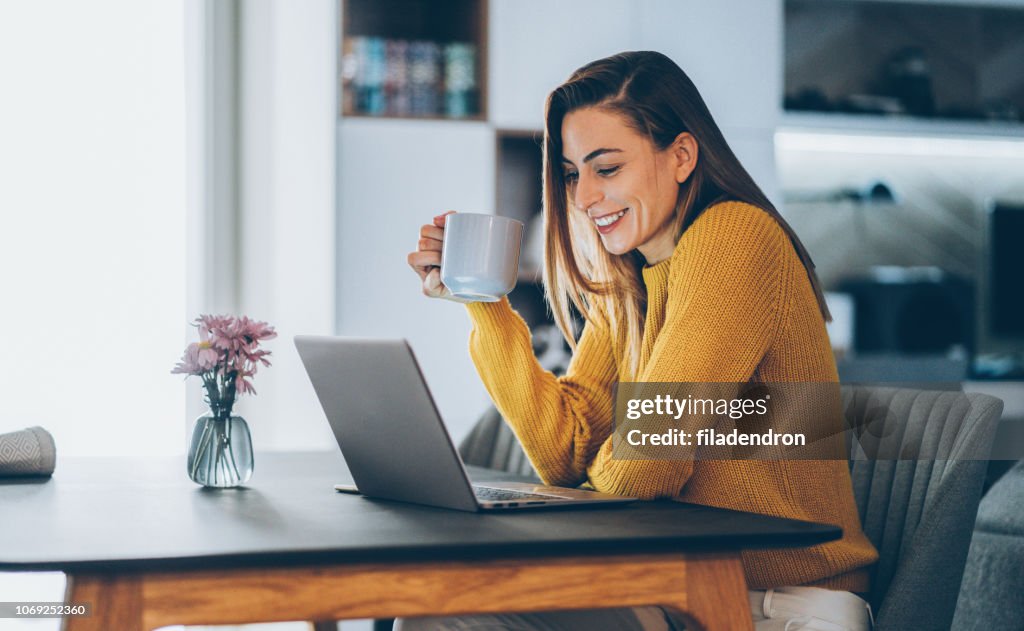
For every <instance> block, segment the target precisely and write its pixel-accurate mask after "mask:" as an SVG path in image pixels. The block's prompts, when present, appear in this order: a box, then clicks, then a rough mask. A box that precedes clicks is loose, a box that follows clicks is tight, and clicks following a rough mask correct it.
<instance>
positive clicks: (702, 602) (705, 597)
mask: <svg viewBox="0 0 1024 631" xmlns="http://www.w3.org/2000/svg"><path fill="white" fill-rule="evenodd" d="M685 583H686V589H685V599H684V602H681V603H665V604H668V605H671V606H672V607H673V608H674V609H676V610H677V611H679V613H680V614H682V616H683V617H684V618H686V621H687V622H686V629H687V631H689V630H690V629H706V630H707V631H717V630H718V629H722V630H723V631H731V630H736V631H753V629H754V620H753V617H752V616H751V614H750V600H749V598H748V595H747V581H746V578H745V576H744V574H743V564H742V563H741V562H740V558H739V556H738V555H706V556H697V557H691V558H689V559H688V560H687V562H686V579H685Z"/></svg>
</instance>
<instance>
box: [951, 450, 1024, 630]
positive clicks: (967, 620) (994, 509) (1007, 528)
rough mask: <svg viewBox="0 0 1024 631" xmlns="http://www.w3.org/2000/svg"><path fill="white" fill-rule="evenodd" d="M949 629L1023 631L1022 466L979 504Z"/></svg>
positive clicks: (993, 488)
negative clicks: (953, 615)
mask: <svg viewBox="0 0 1024 631" xmlns="http://www.w3.org/2000/svg"><path fill="white" fill-rule="evenodd" d="M953 628H954V629H957V631H961V630H965V631H989V629H1024V461H1021V462H1019V463H1017V465H1016V466H1014V467H1013V468H1012V469H1010V471H1009V472H1008V473H1007V474H1006V475H1004V476H1003V477H1002V478H1000V479H999V481H998V482H996V483H995V484H994V485H993V486H992V488H991V489H989V491H988V493H987V494H986V495H985V497H984V498H983V499H982V500H981V505H980V507H979V508H978V521H977V522H976V523H975V525H974V538H973V539H972V540H971V550H970V552H969V553H968V555H967V568H966V569H965V570H964V580H963V584H962V585H961V587H960V599H959V601H957V606H956V616H955V617H954V618H953Z"/></svg>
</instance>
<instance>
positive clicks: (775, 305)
mask: <svg viewBox="0 0 1024 631" xmlns="http://www.w3.org/2000/svg"><path fill="white" fill-rule="evenodd" d="M643 281H644V284H645V285H646V288H647V301H648V302H647V313H646V319H645V326H644V333H643V340H642V351H641V356H640V362H639V369H638V371H637V373H636V374H637V375H638V377H636V378H633V377H632V376H631V375H630V374H629V372H628V366H627V364H626V362H624V361H623V360H622V352H621V343H620V340H622V339H624V331H611V330H609V329H608V328H607V327H606V326H602V324H601V322H600V321H598V320H597V319H591V320H590V321H588V322H587V324H586V326H585V327H584V330H583V334H582V336H581V338H580V341H579V344H578V347H577V349H576V353H575V354H574V355H573V359H572V362H571V364H570V366H569V369H568V372H567V373H566V375H565V376H563V377H557V378H556V377H555V376H554V375H553V374H552V373H550V372H547V371H545V370H543V369H542V368H541V367H540V364H539V363H538V362H537V360H536V359H535V357H534V355H533V351H532V347H531V343H530V331H529V328H528V327H527V326H526V323H525V322H524V321H523V320H522V318H520V317H519V315H518V314H517V313H516V312H515V311H514V310H513V309H512V308H511V306H510V305H509V303H508V301H507V300H502V301H501V302H497V303H471V304H468V305H467V309H468V311H469V315H470V318H471V320H472V322H473V331H472V334H471V336H470V354H471V356H472V358H473V362H474V363H475V365H476V368H477V370H478V372H479V373H480V376H481V378H482V379H483V382H484V384H485V386H486V387H487V390H488V392H489V393H490V395H491V398H492V399H493V400H494V403H495V405H496V406H497V407H498V409H499V410H500V411H501V413H502V415H504V417H505V418H506V419H507V420H508V422H509V424H510V425H511V426H512V429H513V430H514V431H515V433H516V435H517V436H518V438H519V440H520V441H521V442H522V444H523V447H524V449H525V451H526V453H527V455H528V456H529V457H530V460H531V462H532V463H533V465H534V467H535V468H536V469H537V471H538V473H539V474H540V476H541V478H542V479H543V480H544V481H545V482H547V483H549V484H555V485H561V486H576V485H579V484H581V483H583V482H586V481H589V482H590V484H591V485H592V486H593V487H594V488H595V489H597V490H600V491H604V492H608V493H617V494H624V495H634V496H639V497H642V498H659V497H676V498H678V499H680V500H682V501H686V502H693V503H697V504H705V505H709V506H718V507H723V508H731V509H737V510H743V511H750V512H754V513H762V514H767V515H777V516H780V517H790V518H796V519H805V520H811V521H818V522H824V523H831V524H837V525H839V526H841V527H842V528H843V537H842V539H840V540H837V541H833V542H829V543H825V544H821V545H817V546H813V547H809V548H798V549H780V550H756V551H750V552H745V553H744V555H743V565H744V569H745V571H746V577H747V583H748V586H749V588H750V589H766V588H768V587H779V586H784V585H817V586H822V587H829V588H833V589H842V590H848V591H854V592H865V591H867V590H868V587H869V573H868V571H867V568H868V566H870V565H871V564H872V563H873V562H874V561H875V560H876V559H877V557H878V553H877V552H876V551H875V549H874V547H873V546H872V545H871V542H870V541H868V539H867V538H866V537H865V535H864V533H863V531H862V530H861V525H860V521H859V518H858V516H857V508H856V506H855V504H854V499H853V490H852V485H851V482H850V475H849V469H848V466H847V463H846V462H844V461H820V460H814V461H810V460H788V461H787V460H776V461H739V460H728V461H726V460H697V461H672V460H657V461H655V460H624V459H613V458H612V457H611V452H612V441H611V439H610V436H611V433H612V430H613V419H612V407H613V401H612V388H613V385H614V384H615V383H616V382H617V381H619V380H621V381H624V382H625V381H638V382H658V383H665V382H678V383H692V382H736V383H744V382H747V381H750V380H753V381H759V382H782V381H790V382H798V381H800V382H836V381H838V376H837V373H836V367H835V361H834V359H833V357H832V353H831V348H830V344H829V341H828V336H827V334H826V332H825V324H824V320H823V319H822V316H821V313H820V311H819V309H818V304H817V301H816V300H815V296H814V292H813V290H812V288H811V285H810V281H809V280H808V278H807V273H806V271H805V269H804V266H803V264H802V263H801V262H800V259H799V257H798V256H797V254H796V251H795V250H794V248H793V246H792V244H791V243H790V241H789V239H788V237H787V236H786V234H785V232H784V231H783V230H782V228H781V227H780V226H779V225H778V223H777V222H776V221H775V220H774V219H773V218H772V217H771V216H770V215H768V214H767V213H766V212H764V211H763V210H761V209H759V208H757V207H755V206H751V205H749V204H744V203H740V202H724V203H720V204H717V205H715V206H713V207H711V208H709V209H707V210H706V211H705V212H704V213H703V214H702V215H701V216H700V218H698V219H697V220H696V221H695V222H694V223H693V224H692V225H691V226H690V227H689V229H687V230H686V232H685V233H684V234H683V236H682V237H681V238H680V239H679V242H678V244H677V246H676V248H675V251H674V252H673V254H672V256H671V258H669V259H668V260H665V261H662V262H660V263H657V264H656V265H653V266H650V267H645V268H644V269H643Z"/></svg>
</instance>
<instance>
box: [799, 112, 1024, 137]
mask: <svg viewBox="0 0 1024 631" xmlns="http://www.w3.org/2000/svg"><path fill="white" fill-rule="evenodd" d="M779 127H780V128H788V129H800V130H806V131H813V130H820V131H823V132H824V131H836V132H849V133H855V134H858V135H880V136H920V137H965V138H970V137H976V138H992V139H995V138H1000V139H1006V138H1011V139H1012V138H1019V139H1022V140H1024V123H1006V122H1000V121H955V120H954V121H951V120H929V119H920V118H909V117H896V116H893V117H886V116H876V115H870V114H864V115H861V114H836V113H822V112H785V113H784V114H783V116H782V118H781V119H780V121H779Z"/></svg>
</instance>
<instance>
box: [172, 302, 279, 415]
mask: <svg viewBox="0 0 1024 631" xmlns="http://www.w3.org/2000/svg"><path fill="white" fill-rule="evenodd" d="M194 324H195V326H196V328H198V329H199V342H193V343H192V344H189V345H188V347H187V348H186V349H185V353H184V355H183V356H182V358H181V361H179V362H178V364H177V365H176V366H175V367H174V369H173V370H172V371H171V372H172V373H176V374H186V375H197V376H199V377H202V379H203V382H204V384H205V385H206V387H207V389H209V388H214V389H215V390H216V392H221V393H222V395H223V394H224V393H226V392H230V391H231V390H232V389H233V390H234V392H235V393H237V394H256V390H255V389H254V388H253V387H252V381H251V379H252V377H253V376H254V375H255V374H256V370H257V368H258V367H259V366H260V365H263V366H269V365H270V361H269V360H268V359H267V357H268V356H269V355H270V351H267V350H263V349H260V348H259V346H260V342H262V341H263V340H270V339H273V338H275V337H277V332H276V331H275V330H274V327H272V326H270V325H269V324H267V323H266V322H259V321H256V320H252V319H250V318H249V317H247V316H239V317H237V318H236V317H234V316H229V315H209V314H204V315H200V316H199V317H198V318H196V319H195V322H194ZM232 386H233V388H232ZM228 396H231V397H232V398H233V395H228Z"/></svg>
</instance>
